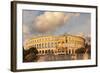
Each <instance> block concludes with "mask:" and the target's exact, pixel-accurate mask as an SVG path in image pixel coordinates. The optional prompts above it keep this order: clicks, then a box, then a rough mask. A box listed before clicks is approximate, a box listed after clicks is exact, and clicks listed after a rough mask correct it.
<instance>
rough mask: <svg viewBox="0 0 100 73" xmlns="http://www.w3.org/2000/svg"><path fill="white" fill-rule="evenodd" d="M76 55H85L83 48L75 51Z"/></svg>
mask: <svg viewBox="0 0 100 73" xmlns="http://www.w3.org/2000/svg"><path fill="white" fill-rule="evenodd" d="M75 53H76V54H83V53H85V48H83V47H81V48H78V49H77V50H76V51H75Z"/></svg>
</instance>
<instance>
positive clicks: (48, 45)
mask: <svg viewBox="0 0 100 73" xmlns="http://www.w3.org/2000/svg"><path fill="white" fill-rule="evenodd" d="M30 47H36V48H37V50H38V55H46V54H54V55H58V54H75V50H76V49H78V48H81V47H85V39H84V38H83V37H82V36H74V35H69V34H67V35H60V36H51V35H45V36H37V37H33V38H32V39H30V40H28V41H26V42H25V44H24V48H25V49H29V48H30Z"/></svg>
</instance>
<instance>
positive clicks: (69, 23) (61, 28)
mask: <svg viewBox="0 0 100 73" xmlns="http://www.w3.org/2000/svg"><path fill="white" fill-rule="evenodd" d="M22 17H23V18H22V24H23V41H24V40H25V39H28V38H30V37H32V36H34V35H40V34H53V35H60V34H64V33H70V34H79V33H83V34H84V35H90V34H91V33H90V30H91V14H90V13H75V12H73V13H71V12H50V11H34V10H23V14H22Z"/></svg>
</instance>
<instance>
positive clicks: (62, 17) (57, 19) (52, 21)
mask: <svg viewBox="0 0 100 73" xmlns="http://www.w3.org/2000/svg"><path fill="white" fill-rule="evenodd" d="M79 15H80V14H79V13H64V12H44V13H43V14H41V15H40V16H37V17H36V19H35V21H34V23H33V24H35V27H34V29H35V30H36V31H37V32H41V33H45V32H50V31H54V30H56V29H57V28H59V27H61V26H63V25H64V23H65V22H68V20H69V19H70V18H71V17H72V16H79Z"/></svg>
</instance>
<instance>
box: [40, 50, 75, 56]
mask: <svg viewBox="0 0 100 73" xmlns="http://www.w3.org/2000/svg"><path fill="white" fill-rule="evenodd" d="M38 54H39V55H49V54H51V55H55V54H75V50H74V49H67V50H59V49H58V50H53V49H48V50H47V49H46V50H39V51H38Z"/></svg>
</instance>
